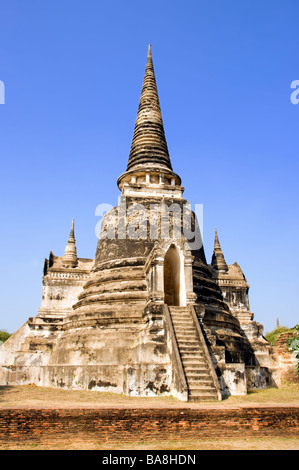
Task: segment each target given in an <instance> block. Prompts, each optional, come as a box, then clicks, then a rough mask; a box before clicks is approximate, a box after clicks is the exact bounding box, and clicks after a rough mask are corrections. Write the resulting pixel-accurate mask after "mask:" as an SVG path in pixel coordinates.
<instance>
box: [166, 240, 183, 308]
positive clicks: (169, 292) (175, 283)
mask: <svg viewBox="0 0 299 470" xmlns="http://www.w3.org/2000/svg"><path fill="white" fill-rule="evenodd" d="M180 291H181V261H180V254H179V252H178V249H177V248H176V247H175V246H174V245H171V246H170V247H169V248H168V250H167V253H166V255H165V258H164V302H165V303H166V304H167V305H176V306H179V305H181V299H180Z"/></svg>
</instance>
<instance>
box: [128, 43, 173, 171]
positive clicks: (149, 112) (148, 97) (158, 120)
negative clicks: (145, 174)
mask: <svg viewBox="0 0 299 470" xmlns="http://www.w3.org/2000/svg"><path fill="white" fill-rule="evenodd" d="M157 165H158V166H162V167H164V168H165V167H166V168H168V169H169V170H172V167H171V162H170V158H169V153H168V147H167V143H166V138H165V133H164V126H163V121H162V115H161V109H160V103H159V97H158V91H157V84H156V78H155V72H154V66H153V60H152V52H151V46H150V45H149V47H148V55H147V63H146V69H145V74H144V80H143V86H142V91H141V97H140V102H139V108H138V113H137V119H136V124H135V130H134V135H133V140H132V145H131V151H130V155H129V161H128V166H127V171H128V170H131V169H132V168H136V167H137V168H140V167H144V166H146V167H148V166H157Z"/></svg>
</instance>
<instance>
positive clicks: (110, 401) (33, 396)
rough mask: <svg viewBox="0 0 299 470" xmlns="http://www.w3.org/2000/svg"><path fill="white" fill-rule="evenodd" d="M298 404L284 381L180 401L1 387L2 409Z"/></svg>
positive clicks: (297, 391)
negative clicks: (212, 398)
mask: <svg viewBox="0 0 299 470" xmlns="http://www.w3.org/2000/svg"><path fill="white" fill-rule="evenodd" d="M277 405H279V406H288V407H289V406H294V407H299V386H298V385H297V384H285V385H284V387H282V388H281V389H275V388H271V389H266V390H258V391H253V392H250V393H248V394H247V395H244V396H230V397H228V398H226V399H223V400H222V401H209V402H199V403H190V402H181V401H179V400H177V399H175V398H173V397H127V396H125V395H122V394H114V393H106V392H96V391H87V390H63V389H51V388H44V387H37V386H35V385H16V386H0V409H1V408H27V409H28V408H195V409H198V408H200V409H203V408H217V409H223V408H224V409H228V408H239V407H261V406H277Z"/></svg>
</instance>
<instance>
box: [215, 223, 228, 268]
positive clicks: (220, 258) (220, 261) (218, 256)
mask: <svg viewBox="0 0 299 470" xmlns="http://www.w3.org/2000/svg"><path fill="white" fill-rule="evenodd" d="M211 264H212V266H213V268H214V269H217V271H228V267H227V264H226V262H225V259H224V255H223V252H222V250H221V246H220V243H219V239H218V233H217V228H215V242H214V252H213V255H212V263H211Z"/></svg>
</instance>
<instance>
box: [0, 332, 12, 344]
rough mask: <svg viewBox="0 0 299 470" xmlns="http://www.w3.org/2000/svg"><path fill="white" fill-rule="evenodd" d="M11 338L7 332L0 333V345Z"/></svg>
mask: <svg viewBox="0 0 299 470" xmlns="http://www.w3.org/2000/svg"><path fill="white" fill-rule="evenodd" d="M10 336H11V334H10V333H8V332H7V331H0V344H2V343H5V341H6V340H7V339H8V338H9V337H10Z"/></svg>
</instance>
